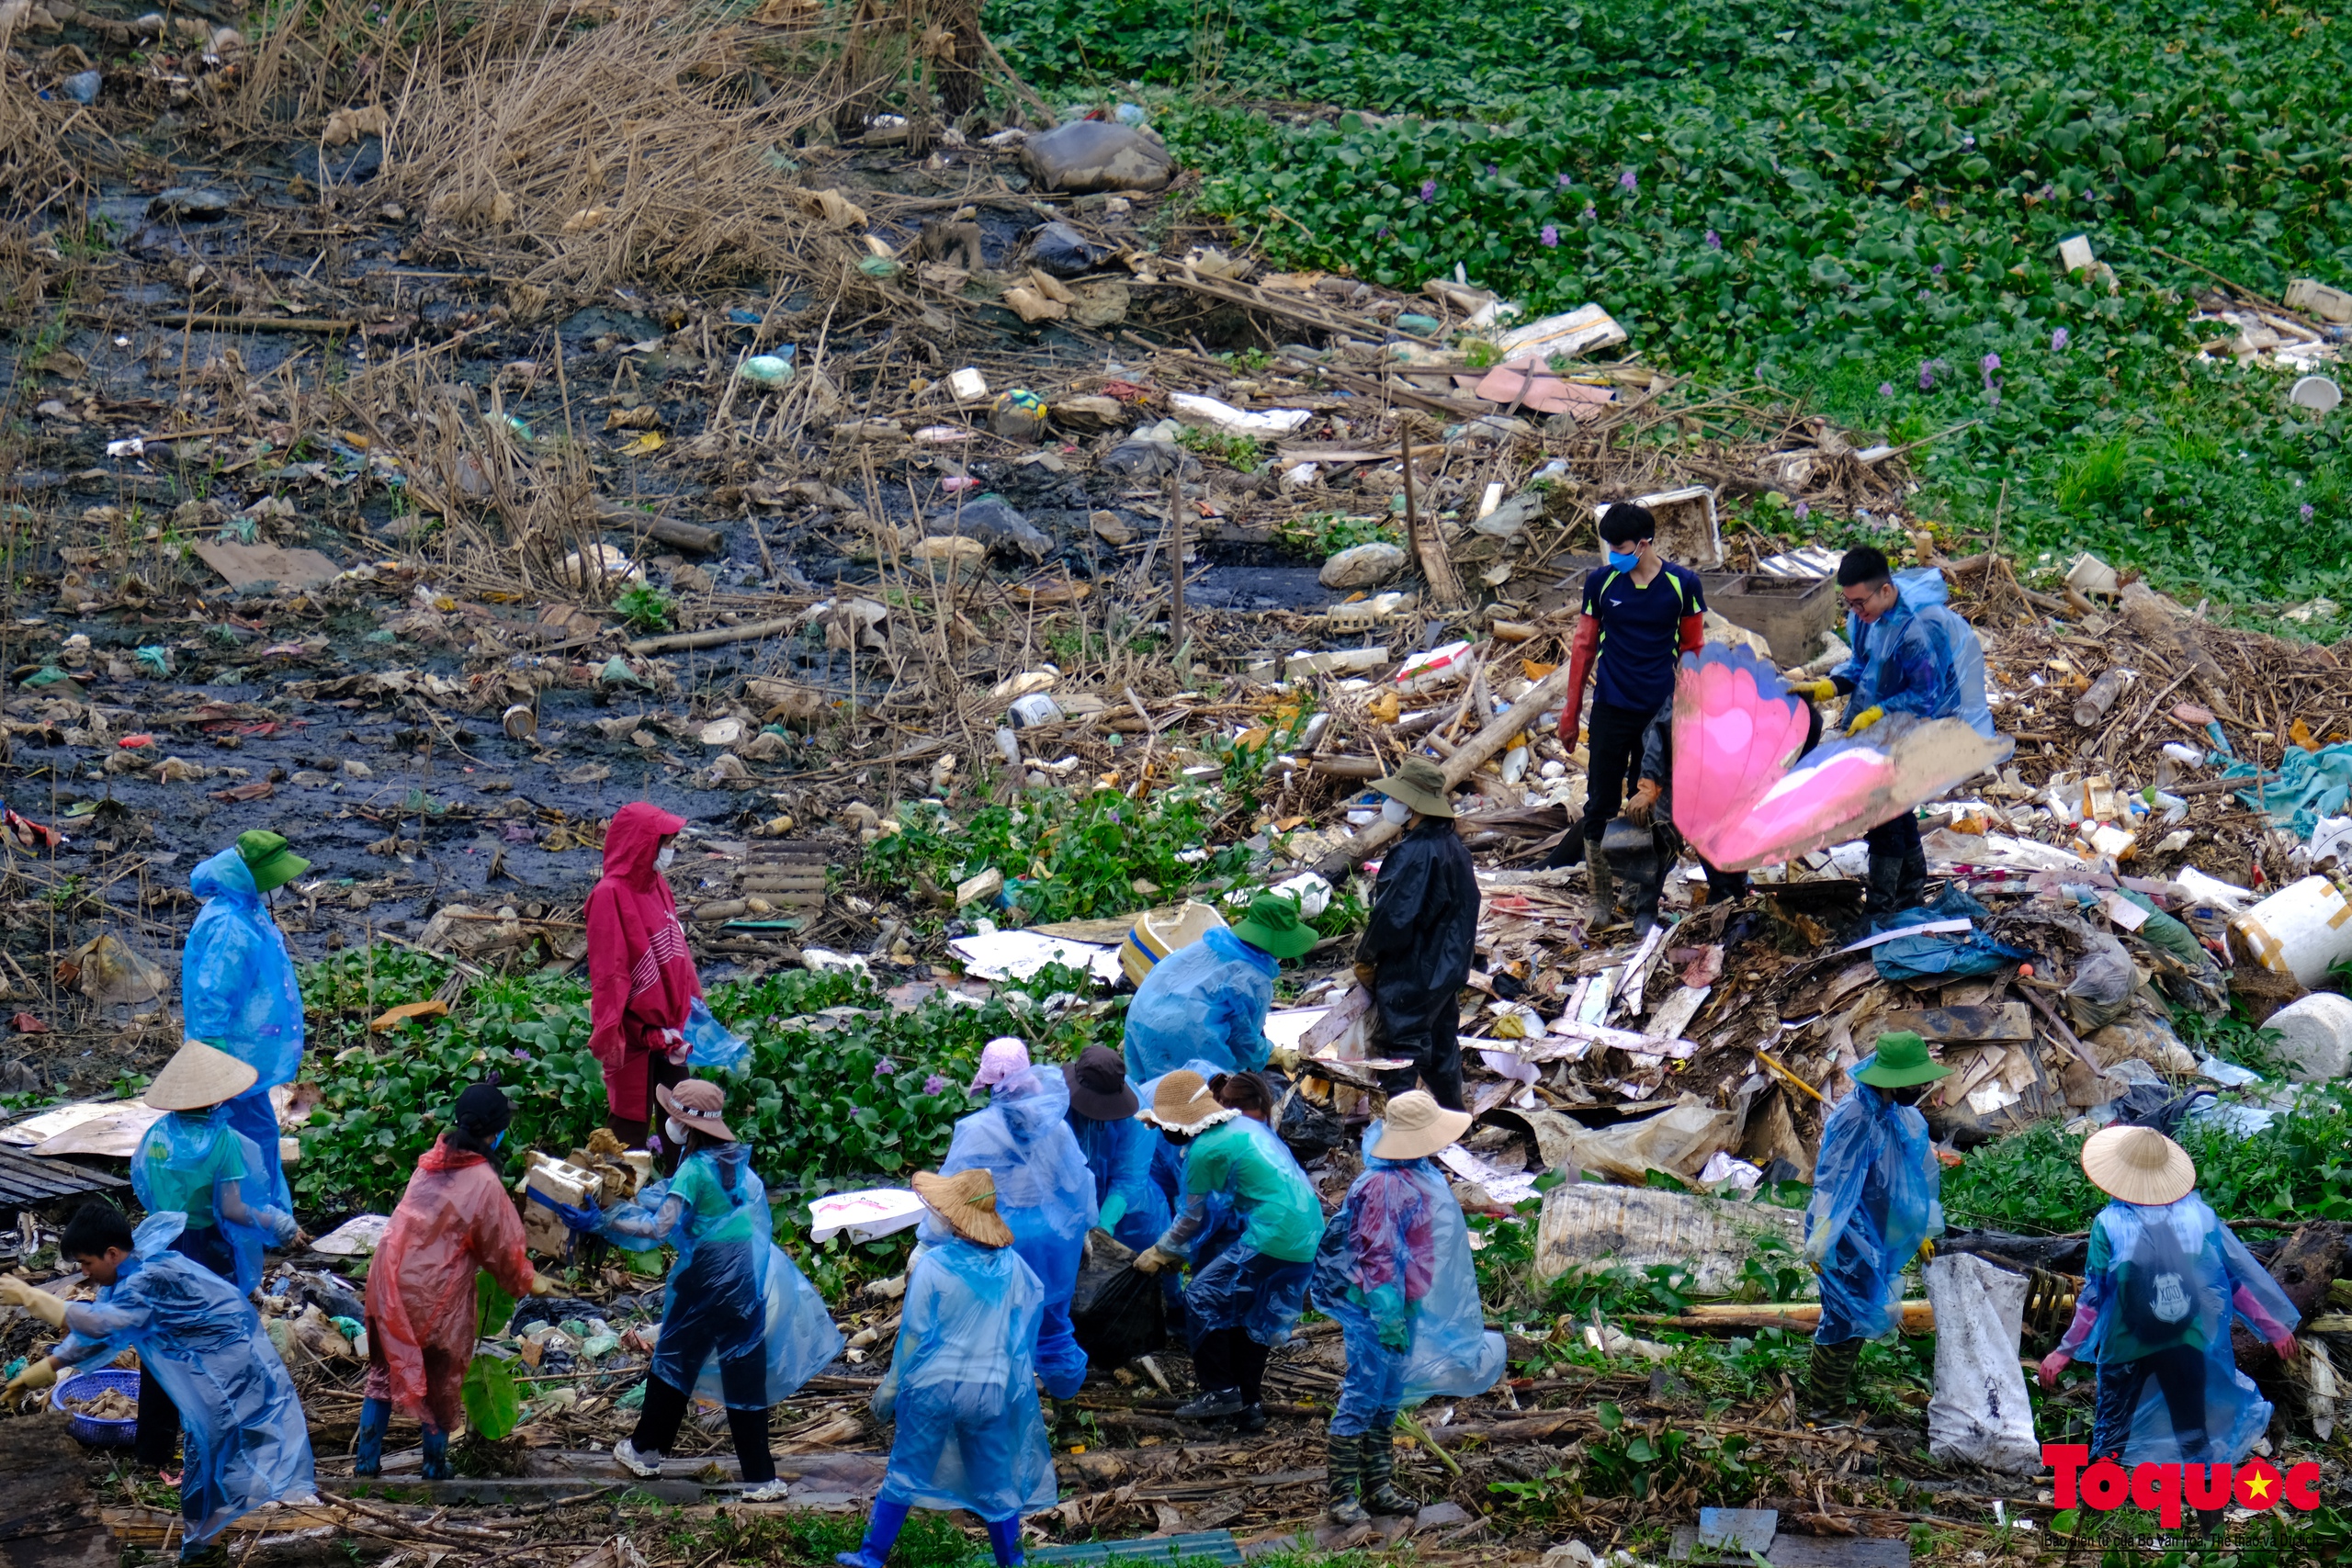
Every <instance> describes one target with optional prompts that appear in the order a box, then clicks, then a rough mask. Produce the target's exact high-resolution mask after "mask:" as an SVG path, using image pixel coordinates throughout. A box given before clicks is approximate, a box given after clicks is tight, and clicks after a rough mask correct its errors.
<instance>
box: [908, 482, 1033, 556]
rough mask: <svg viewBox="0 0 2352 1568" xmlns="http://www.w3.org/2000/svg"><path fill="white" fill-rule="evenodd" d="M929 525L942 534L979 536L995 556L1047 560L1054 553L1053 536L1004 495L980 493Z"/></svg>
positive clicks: (968, 537) (967, 536) (971, 537)
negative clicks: (1020, 511)
mask: <svg viewBox="0 0 2352 1568" xmlns="http://www.w3.org/2000/svg"><path fill="white" fill-rule="evenodd" d="M925 526H926V527H927V528H929V529H931V530H933V531H935V532H936V533H938V534H940V535H946V536H958V537H962V538H966V539H978V541H979V542H980V543H981V544H983V545H986V546H987V547H989V553H990V554H991V555H999V556H1009V555H1012V554H1015V553H1018V554H1021V555H1024V556H1027V557H1028V558H1030V559H1031V560H1033V561H1035V560H1043V559H1045V558H1046V557H1047V556H1048V555H1051V554H1052V553H1053V548H1054V541H1053V537H1052V536H1050V535H1048V534H1046V533H1045V532H1044V531H1043V530H1041V529H1040V528H1039V527H1038V526H1037V525H1035V524H1034V523H1032V522H1030V521H1029V519H1028V518H1026V517H1023V515H1022V514H1021V513H1019V512H1018V511H1017V510H1015V509H1014V507H1013V506H1012V502H1008V501H1006V500H1005V499H1004V498H1003V497H1002V496H1001V495H982V496H976V497H974V498H973V499H972V500H970V501H967V502H964V504H963V505H961V506H959V507H957V508H956V510H955V511H953V512H950V513H944V515H941V516H938V517H934V518H933V519H932V520H931V521H930V522H929V523H928V524H926V525H925Z"/></svg>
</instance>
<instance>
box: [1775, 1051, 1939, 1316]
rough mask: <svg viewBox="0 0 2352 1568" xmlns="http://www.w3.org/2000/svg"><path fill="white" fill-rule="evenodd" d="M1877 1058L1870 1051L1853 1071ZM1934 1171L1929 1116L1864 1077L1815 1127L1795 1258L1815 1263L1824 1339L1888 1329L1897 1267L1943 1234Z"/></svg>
mask: <svg viewBox="0 0 2352 1568" xmlns="http://www.w3.org/2000/svg"><path fill="white" fill-rule="evenodd" d="M1877 1060H1878V1054H1877V1053H1876V1052H1872V1053H1871V1055H1869V1056H1868V1057H1866V1058H1864V1059H1863V1060H1862V1061H1861V1062H1860V1063H1858V1064H1856V1066H1855V1069H1854V1070H1855V1071H1856V1072H1860V1070H1861V1069H1862V1068H1864V1067H1867V1066H1870V1065H1871V1063H1872V1062H1875V1061H1877ZM1942 1194H1943V1171H1942V1168H1940V1167H1939V1166H1938V1165H1937V1164H1936V1154H1935V1149H1934V1147H1933V1145H1931V1144H1930V1142H1929V1140H1928V1119H1927V1118H1926V1117H1924V1116H1922V1115H1920V1114H1919V1112H1918V1111H1917V1110H1915V1109H1913V1108H1912V1107H1910V1106H1907V1105H1897V1104H1895V1103H1894V1100H1890V1099H1888V1098H1887V1097H1886V1095H1885V1094H1883V1092H1881V1091H1880V1090H1878V1089H1872V1088H1871V1086H1870V1085H1868V1084H1866V1083H1857V1084H1856V1085H1855V1086H1854V1092H1853V1093H1851V1094H1849V1095H1848V1096H1847V1097H1846V1098H1845V1099H1843V1100H1839V1101H1838V1105H1837V1109H1835V1110H1833V1111H1830V1113H1829V1120H1828V1122H1826V1124H1825V1125H1824V1126H1823V1127H1822V1129H1821V1157H1820V1158H1819V1159H1818V1160H1816V1161H1815V1164H1814V1171H1813V1201H1812V1202H1810V1203H1808V1204H1806V1205H1805V1211H1804V1236H1805V1240H1804V1256H1805V1258H1806V1259H1807V1261H1809V1262H1813V1263H1815V1264H1818V1265H1819V1267H1820V1269H1821V1326H1820V1327H1819V1328H1817V1329H1815V1331H1814V1336H1813V1337H1814V1338H1815V1341H1817V1342H1818V1343H1820V1344H1823V1345H1837V1344H1841V1343H1843V1342H1844V1341H1846V1340H1849V1339H1856V1338H1860V1339H1876V1338H1878V1337H1881V1336H1882V1335H1885V1334H1890V1333H1892V1332H1894V1327H1895V1325H1896V1320H1897V1316H1898V1313H1899V1310H1900V1309H1899V1307H1898V1306H1897V1303H1899V1302H1901V1300H1902V1299H1903V1269H1904V1266H1905V1264H1907V1263H1909V1262H1910V1261H1911V1259H1912V1258H1913V1257H1914V1256H1915V1255H1916V1254H1917V1252H1918V1250H1919V1244H1920V1243H1921V1242H1924V1241H1928V1240H1931V1239H1933V1238H1934V1237H1936V1236H1939V1235H1943V1234H1944V1205H1943V1196H1942Z"/></svg>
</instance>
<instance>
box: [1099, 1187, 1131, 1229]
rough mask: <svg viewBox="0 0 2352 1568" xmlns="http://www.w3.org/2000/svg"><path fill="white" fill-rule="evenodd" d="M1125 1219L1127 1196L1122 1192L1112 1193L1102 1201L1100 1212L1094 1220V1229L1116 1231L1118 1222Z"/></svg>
mask: <svg viewBox="0 0 2352 1568" xmlns="http://www.w3.org/2000/svg"><path fill="white" fill-rule="evenodd" d="M1126 1217H1127V1195H1126V1194H1125V1193H1124V1192H1114V1193H1112V1194H1111V1195H1110V1196H1109V1197H1108V1198H1105V1199H1103V1212H1102V1213H1101V1214H1099V1215H1098V1216H1097V1217H1096V1218H1095V1221H1094V1228H1095V1229H1096V1230H1100V1231H1114V1230H1117V1229H1118V1228H1119V1222H1120V1221H1121V1220H1124V1219H1125V1218H1126Z"/></svg>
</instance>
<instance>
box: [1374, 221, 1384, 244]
mask: <svg viewBox="0 0 2352 1568" xmlns="http://www.w3.org/2000/svg"><path fill="white" fill-rule="evenodd" d="M1373 238H1374V239H1375V240H1385V239H1386V238H1388V229H1387V226H1386V225H1385V224H1384V225H1382V227H1381V231H1380V232H1379V233H1377V234H1374V236H1373Z"/></svg>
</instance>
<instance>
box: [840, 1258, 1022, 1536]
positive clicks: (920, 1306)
mask: <svg viewBox="0 0 2352 1568" xmlns="http://www.w3.org/2000/svg"><path fill="white" fill-rule="evenodd" d="M922 1242H923V1247H922V1251H920V1252H919V1253H917V1254H916V1257H915V1260H914V1263H913V1265H912V1267H910V1269H908V1270H907V1294H906V1302H905V1310H904V1313H903V1315H901V1317H900V1318H899V1340H898V1345H897V1348H896V1349H895V1350H894V1351H893V1352H892V1354H891V1357H890V1368H889V1371H887V1372H886V1373H884V1374H883V1378H882V1383H881V1386H880V1387H878V1388H876V1390H875V1391H874V1406H873V1408H874V1414H875V1416H876V1418H878V1419H880V1420H884V1421H895V1422H896V1423H897V1424H898V1430H897V1431H896V1432H895V1433H893V1434H892V1436H891V1442H890V1461H889V1466H888V1469H887V1470H886V1471H885V1472H884V1474H883V1478H882V1486H881V1491H880V1494H879V1495H880V1497H881V1500H882V1501H884V1502H889V1503H903V1504H908V1505H910V1506H914V1507H919V1508H942V1509H945V1508H966V1509H968V1510H970V1511H971V1512H972V1513H974V1514H977V1515H978V1516H979V1517H981V1518H982V1519H990V1520H993V1519H1004V1518H1010V1517H1012V1516H1013V1515H1015V1514H1023V1513H1035V1512H1036V1511H1037V1510H1039V1509H1041V1508H1050V1507H1052V1506H1054V1503H1055V1501H1056V1500H1057V1484H1056V1481H1055V1476H1054V1456H1053V1450H1052V1449H1051V1448H1050V1447H1049V1446H1048V1445H1047V1442H1046V1422H1045V1417H1044V1416H1043V1414H1042V1413H1041V1412H1040V1411H1039V1409H1038V1407H1037V1389H1036V1363H1035V1359H1034V1357H1033V1352H1032V1349H1031V1347H1032V1346H1034V1345H1035V1342H1036V1338H1037V1324H1038V1318H1039V1316H1040V1314H1041V1312H1042V1310H1043V1308H1044V1304H1045V1303H1044V1290H1043V1287H1042V1286H1040V1285H1039V1283H1038V1281H1037V1276H1036V1275H1035V1273H1034V1272H1032V1271H1031V1270H1030V1269H1029V1266H1028V1265H1027V1264H1025V1263H1023V1262H1022V1261H1021V1258H1020V1255H1019V1254H1017V1253H1015V1252H1014V1251H1013V1250H1012V1248H1010V1247H980V1246H978V1245H977V1244H975V1243H972V1242H968V1241H966V1240H964V1239H963V1238H962V1237H960V1236H958V1235H956V1234H955V1233H954V1232H952V1231H950V1230H948V1229H947V1227H946V1226H945V1225H944V1224H942V1223H941V1222H940V1221H939V1219H938V1218H937V1217H936V1216H935V1215H934V1216H926V1217H925V1218H924V1220H923V1224H922Z"/></svg>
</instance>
